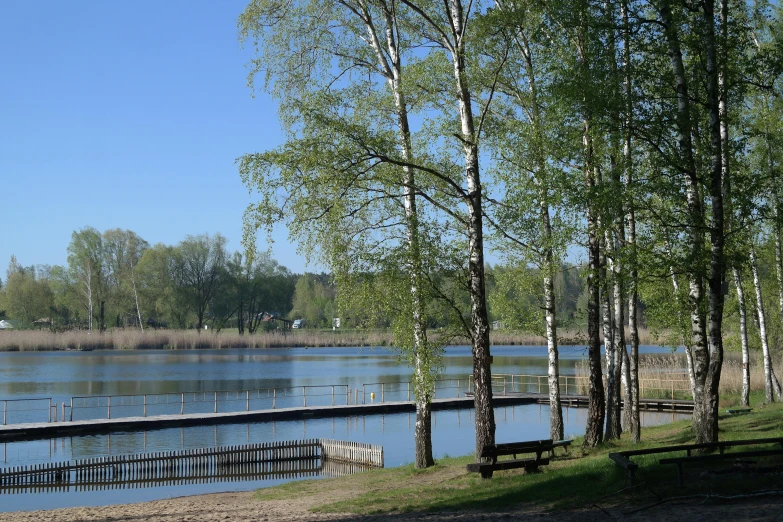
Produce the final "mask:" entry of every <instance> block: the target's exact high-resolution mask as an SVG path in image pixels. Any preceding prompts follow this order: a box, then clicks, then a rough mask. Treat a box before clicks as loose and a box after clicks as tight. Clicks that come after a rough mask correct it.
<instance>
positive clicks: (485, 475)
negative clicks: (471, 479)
mask: <svg viewBox="0 0 783 522" xmlns="http://www.w3.org/2000/svg"><path fill="white" fill-rule="evenodd" d="M481 478H483V479H491V478H492V470H491V469H487V470H483V471H482V472H481Z"/></svg>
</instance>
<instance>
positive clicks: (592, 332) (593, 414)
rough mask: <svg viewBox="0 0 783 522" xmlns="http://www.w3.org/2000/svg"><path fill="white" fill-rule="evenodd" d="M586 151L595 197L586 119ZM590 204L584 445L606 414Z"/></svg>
mask: <svg viewBox="0 0 783 522" xmlns="http://www.w3.org/2000/svg"><path fill="white" fill-rule="evenodd" d="M583 132H584V133H583V144H584V150H585V178H586V187H587V192H588V194H589V195H590V196H589V197H590V198H591V199H592V198H594V196H595V195H594V194H593V193H594V191H595V185H596V177H595V173H594V172H593V143H592V137H591V136H590V124H589V120H588V119H585V122H584V131H583ZM596 214H597V213H596V209H595V208H593V204H592V203H588V208H587V235H588V247H587V249H588V274H587V342H588V345H587V346H588V361H589V367H590V376H589V385H588V386H589V389H588V405H587V426H586V427H585V440H584V443H585V446H589V447H593V446H596V445H598V444H599V443H600V442H601V441H602V439H603V430H602V428H603V425H604V417H605V414H606V404H605V402H604V383H603V378H602V375H601V333H600V322H601V319H600V303H599V301H600V281H599V278H600V277H599V276H600V270H601V267H600V255H601V239H600V236H599V232H598V216H597V215H596Z"/></svg>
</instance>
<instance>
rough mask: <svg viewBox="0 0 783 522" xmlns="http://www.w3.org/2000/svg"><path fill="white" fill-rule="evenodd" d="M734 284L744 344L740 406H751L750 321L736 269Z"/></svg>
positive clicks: (735, 269) (741, 336)
mask: <svg viewBox="0 0 783 522" xmlns="http://www.w3.org/2000/svg"><path fill="white" fill-rule="evenodd" d="M734 282H735V283H736V285H737V301H739V318H740V341H741V343H742V393H741V394H740V406H750V351H749V349H748V321H747V312H746V309H745V291H744V290H743V288H742V277H740V273H739V269H737V267H736V266H735V267H734Z"/></svg>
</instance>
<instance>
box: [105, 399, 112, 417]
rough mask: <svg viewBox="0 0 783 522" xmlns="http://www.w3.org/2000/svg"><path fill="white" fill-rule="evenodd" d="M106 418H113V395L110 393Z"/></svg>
mask: <svg viewBox="0 0 783 522" xmlns="http://www.w3.org/2000/svg"><path fill="white" fill-rule="evenodd" d="M106 418H107V419H111V395H109V405H108V406H107V407H106Z"/></svg>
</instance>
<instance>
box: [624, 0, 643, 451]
mask: <svg viewBox="0 0 783 522" xmlns="http://www.w3.org/2000/svg"><path fill="white" fill-rule="evenodd" d="M620 16H621V18H622V27H623V70H624V81H623V84H624V90H625V92H624V95H625V96H624V97H625V100H624V101H625V103H624V105H625V129H624V131H625V132H624V137H623V161H624V168H625V183H626V186H627V188H628V190H627V193H628V201H627V204H628V209H627V214H626V222H627V227H628V248H629V253H630V263H629V264H630V267H629V268H630V270H629V274H628V275H629V280H628V336H629V337H630V339H629V340H630V343H631V356H630V358H629V363H630V364H628V365H626V366H627V367H628V377H627V379H628V380H629V381H630V394H629V393H626V403H625V407H626V411H628V412H629V421H630V422H629V424H630V429H631V441H632V442H633V443H638V442H639V441H640V440H641V421H640V418H639V326H638V323H637V312H636V306H637V302H638V290H637V285H638V276H639V274H638V271H637V267H636V211H635V209H634V200H633V196H632V192H631V189H632V188H633V157H632V149H631V145H632V142H631V139H632V132H631V128H632V126H633V120H632V118H633V91H632V85H631V77H632V75H631V33H630V25H629V23H628V0H623V1H622V3H621V5H620ZM626 355H627V352H626ZM629 395H630V397H629Z"/></svg>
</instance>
